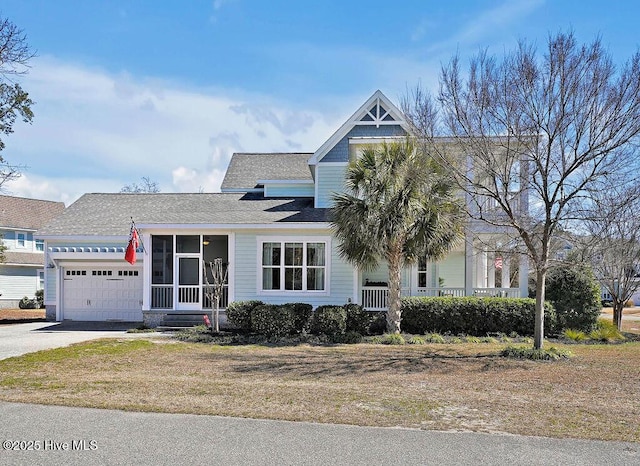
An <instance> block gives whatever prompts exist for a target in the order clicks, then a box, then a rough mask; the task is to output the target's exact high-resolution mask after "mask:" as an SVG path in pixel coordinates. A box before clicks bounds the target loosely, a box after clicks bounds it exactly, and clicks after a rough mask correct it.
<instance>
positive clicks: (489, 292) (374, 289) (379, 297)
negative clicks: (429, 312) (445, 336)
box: [360, 286, 520, 311]
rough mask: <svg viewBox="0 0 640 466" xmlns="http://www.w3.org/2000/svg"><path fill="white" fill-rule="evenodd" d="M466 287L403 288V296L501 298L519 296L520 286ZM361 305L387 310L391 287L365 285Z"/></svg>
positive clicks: (367, 307)
mask: <svg viewBox="0 0 640 466" xmlns="http://www.w3.org/2000/svg"><path fill="white" fill-rule="evenodd" d="M466 291H467V290H466V289H465V288H464V287H462V288H460V287H442V288H418V289H417V290H416V292H415V293H410V290H409V288H404V287H403V288H402V289H401V292H400V293H401V296H402V297H403V298H404V297H409V296H434V297H435V296H442V297H445V296H452V297H463V296H478V297H499V298H519V297H520V288H472V293H471V294H470V295H467V293H466ZM360 303H361V305H362V306H363V307H364V308H365V309H368V310H370V311H386V310H387V308H388V307H389V304H388V303H389V288H388V287H386V286H363V287H362V293H361V301H360Z"/></svg>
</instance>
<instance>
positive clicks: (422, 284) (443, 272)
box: [354, 235, 529, 311]
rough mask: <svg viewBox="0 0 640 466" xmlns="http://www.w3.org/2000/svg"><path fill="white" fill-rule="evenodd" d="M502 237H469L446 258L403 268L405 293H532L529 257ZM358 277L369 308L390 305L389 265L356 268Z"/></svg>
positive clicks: (503, 295)
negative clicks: (529, 287) (507, 244)
mask: <svg viewBox="0 0 640 466" xmlns="http://www.w3.org/2000/svg"><path fill="white" fill-rule="evenodd" d="M499 239H500V238H495V237H491V236H488V235H487V236H485V237H483V238H482V240H481V239H479V238H478V236H476V237H475V238H472V237H471V236H468V237H467V238H466V240H465V242H464V244H463V245H462V246H461V247H459V248H457V249H455V250H453V251H452V252H451V253H449V255H447V256H446V257H445V258H444V259H443V260H441V261H438V262H428V261H426V260H419V261H418V263H417V264H415V265H413V266H411V267H407V268H406V269H405V270H404V271H403V274H402V287H401V296H402V297H409V296H429V297H437V296H442V297H445V296H451V297H463V296H476V297H500V298H521V297H527V296H528V278H529V276H528V260H527V257H526V256H522V255H518V254H516V253H515V252H514V251H513V250H509V249H507V248H506V247H504V246H502V247H501V246H500V245H501V243H500V242H499ZM354 280H355V282H356V284H357V289H355V290H354V293H355V296H356V299H357V302H358V303H359V304H361V305H362V306H363V307H365V308H366V309H369V310H378V311H381V310H386V309H387V308H388V301H389V289H388V283H387V280H388V268H387V267H386V265H381V266H380V267H378V268H377V269H376V270H373V271H368V272H359V271H356V273H355V277H354Z"/></svg>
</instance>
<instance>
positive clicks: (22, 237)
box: [16, 231, 27, 249]
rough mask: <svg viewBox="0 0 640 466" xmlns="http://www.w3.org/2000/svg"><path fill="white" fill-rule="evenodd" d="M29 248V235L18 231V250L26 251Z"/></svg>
mask: <svg viewBox="0 0 640 466" xmlns="http://www.w3.org/2000/svg"><path fill="white" fill-rule="evenodd" d="M26 247H27V234H26V233H24V232H22V231H16V248H21V249H24V248H26Z"/></svg>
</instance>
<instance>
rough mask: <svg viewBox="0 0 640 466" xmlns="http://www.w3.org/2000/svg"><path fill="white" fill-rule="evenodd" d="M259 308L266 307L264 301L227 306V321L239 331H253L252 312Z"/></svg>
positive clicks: (236, 302)
mask: <svg viewBox="0 0 640 466" xmlns="http://www.w3.org/2000/svg"><path fill="white" fill-rule="evenodd" d="M258 306H264V303H263V302H262V301H235V302H233V303H229V305H228V306H227V320H228V321H229V322H230V323H231V324H232V325H233V326H234V327H236V328H237V329H238V330H242V331H245V332H250V331H251V312H252V311H253V310H254V309H255V308H256V307H258Z"/></svg>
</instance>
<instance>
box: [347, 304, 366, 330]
mask: <svg viewBox="0 0 640 466" xmlns="http://www.w3.org/2000/svg"><path fill="white" fill-rule="evenodd" d="M344 309H345V311H346V313H347V321H346V325H347V332H357V333H359V334H360V335H366V334H367V333H369V326H370V325H371V321H372V320H373V319H372V315H371V313H369V312H367V311H365V310H364V308H363V307H362V306H360V305H359V304H345V305H344Z"/></svg>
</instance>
